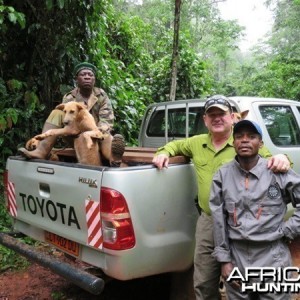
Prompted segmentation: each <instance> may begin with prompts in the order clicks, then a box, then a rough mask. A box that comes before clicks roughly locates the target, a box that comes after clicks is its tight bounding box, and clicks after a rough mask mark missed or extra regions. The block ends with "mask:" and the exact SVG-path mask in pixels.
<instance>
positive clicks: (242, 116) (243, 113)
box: [233, 110, 249, 124]
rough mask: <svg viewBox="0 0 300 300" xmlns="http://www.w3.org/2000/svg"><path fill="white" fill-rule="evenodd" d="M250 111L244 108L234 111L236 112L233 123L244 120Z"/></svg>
mask: <svg viewBox="0 0 300 300" xmlns="http://www.w3.org/2000/svg"><path fill="white" fill-rule="evenodd" d="M248 113H249V110H244V111H241V112H239V113H238V112H235V113H233V114H234V117H233V123H234V124H235V123H237V122H238V121H241V120H244V119H245V118H246V117H247V115H248Z"/></svg>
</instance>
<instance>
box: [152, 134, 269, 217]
mask: <svg viewBox="0 0 300 300" xmlns="http://www.w3.org/2000/svg"><path fill="white" fill-rule="evenodd" d="M162 153H164V154H167V155H169V156H175V155H184V156H187V157H190V158H191V159H192V161H193V163H194V166H195V170H196V174H197V182H198V203H199V206H200V208H201V210H203V211H204V212H205V213H207V214H208V215H210V214H211V213H210V208H209V196H210V188H211V184H212V178H213V176H214V174H215V172H216V171H217V170H218V169H219V168H220V167H221V166H222V165H224V164H225V163H227V162H229V161H231V160H232V159H233V158H234V157H235V155H236V153H235V150H234V147H233V137H232V136H230V138H229V139H228V140H227V141H226V143H225V144H224V145H223V147H222V148H221V149H219V150H218V151H217V150H215V147H214V146H213V144H212V142H211V134H201V135H196V136H193V137H191V138H187V139H183V140H176V141H172V142H169V143H168V144H166V145H165V146H163V147H161V148H159V149H158V151H157V153H156V154H162ZM259 154H260V155H261V156H262V157H265V158H268V157H271V156H272V155H271V153H270V152H269V150H268V149H267V148H266V147H262V148H261V149H260V151H259Z"/></svg>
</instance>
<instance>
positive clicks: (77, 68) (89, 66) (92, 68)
mask: <svg viewBox="0 0 300 300" xmlns="http://www.w3.org/2000/svg"><path fill="white" fill-rule="evenodd" d="M83 69H88V70H90V71H92V72H93V73H94V75H96V72H97V68H96V67H95V66H94V65H93V64H90V63H88V62H82V63H80V64H78V65H76V66H75V68H74V71H73V72H74V76H77V74H78V72H80V71H81V70H83Z"/></svg>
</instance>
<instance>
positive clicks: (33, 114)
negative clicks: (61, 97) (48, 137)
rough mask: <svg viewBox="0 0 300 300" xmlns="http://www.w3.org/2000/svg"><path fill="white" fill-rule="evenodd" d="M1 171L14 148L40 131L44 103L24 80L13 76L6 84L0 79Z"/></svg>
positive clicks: (13, 152) (14, 152)
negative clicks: (21, 80)
mask: <svg viewBox="0 0 300 300" xmlns="http://www.w3.org/2000/svg"><path fill="white" fill-rule="evenodd" d="M0 99H1V101H0V131H1V136H0V170H3V169H4V167H5V162H6V159H7V157H8V156H10V155H13V154H16V151H17V148H18V147H19V146H21V145H22V144H24V142H25V141H26V140H27V139H28V137H31V136H33V135H34V134H37V133H38V132H39V128H41V126H42V123H43V119H44V118H45V116H44V114H43V111H44V108H45V106H44V105H43V104H40V103H39V100H38V97H37V95H36V94H35V92H33V91H28V90H27V86H26V83H24V82H20V81H18V80H16V79H12V80H9V81H8V82H7V83H5V82H4V81H3V79H1V78H0Z"/></svg>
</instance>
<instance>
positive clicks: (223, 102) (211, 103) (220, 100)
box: [204, 98, 232, 111]
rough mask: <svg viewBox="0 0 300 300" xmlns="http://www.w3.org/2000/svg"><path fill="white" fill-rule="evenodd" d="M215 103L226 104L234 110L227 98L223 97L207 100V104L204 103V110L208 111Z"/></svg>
mask: <svg viewBox="0 0 300 300" xmlns="http://www.w3.org/2000/svg"><path fill="white" fill-rule="evenodd" d="M213 104H221V105H225V106H227V107H228V108H229V110H230V111H232V108H231V105H230V103H229V102H228V101H227V100H226V99H222V98H218V99H210V100H208V101H206V102H205V105H204V110H205V111H206V110H207V109H208V108H209V107H210V106H212V105H213Z"/></svg>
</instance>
